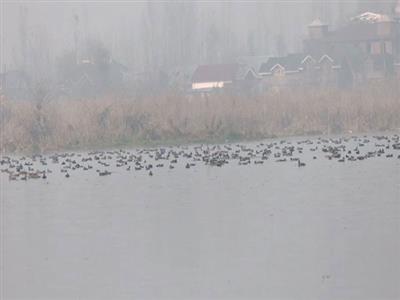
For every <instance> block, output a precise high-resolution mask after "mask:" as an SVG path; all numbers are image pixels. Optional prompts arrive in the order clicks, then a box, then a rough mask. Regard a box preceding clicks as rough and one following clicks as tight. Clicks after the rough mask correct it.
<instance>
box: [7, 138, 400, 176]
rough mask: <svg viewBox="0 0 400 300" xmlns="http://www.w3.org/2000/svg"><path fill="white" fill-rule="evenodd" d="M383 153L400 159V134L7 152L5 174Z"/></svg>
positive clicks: (344, 158) (107, 171)
mask: <svg viewBox="0 0 400 300" xmlns="http://www.w3.org/2000/svg"><path fill="white" fill-rule="evenodd" d="M378 157H381V158H386V159H400V138H399V135H397V134H394V135H381V136H362V137H356V136H353V137H338V138H316V139H304V140H276V141H275V140H274V141H265V142H261V143H258V144H224V145H197V146H179V147H171V148H165V147H160V148H152V149H137V150H130V151H128V150H116V151H94V152H89V153H87V154H83V153H61V154H60V153H58V154H52V155H48V156H45V155H34V156H31V157H26V156H24V157H19V158H15V157H10V156H4V157H2V158H1V160H0V166H1V173H3V174H6V175H8V178H9V180H12V181H14V180H22V181H26V180H30V179H47V178H48V176H50V175H51V174H52V173H53V172H56V171H58V172H61V174H62V175H63V176H64V177H65V178H69V177H70V176H73V173H74V172H76V171H78V170H81V171H88V172H90V171H92V172H96V173H97V174H98V176H109V175H112V174H113V173H116V172H117V170H124V171H126V172H147V174H148V175H149V176H153V174H155V173H156V172H157V169H160V168H168V169H170V170H173V169H175V168H186V169H190V168H193V167H196V165H198V164H205V165H208V166H213V167H222V166H224V165H227V164H231V163H236V164H239V165H240V166H246V165H250V164H254V165H263V164H264V162H265V161H273V162H279V163H283V162H291V163H292V164H294V165H295V166H297V167H305V166H306V162H305V159H307V160H309V161H313V160H316V159H329V160H336V161H337V162H339V163H345V162H354V161H361V160H366V159H371V158H378ZM307 163H309V162H307ZM55 166H58V167H55Z"/></svg>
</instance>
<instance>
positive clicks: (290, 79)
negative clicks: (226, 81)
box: [259, 53, 344, 89]
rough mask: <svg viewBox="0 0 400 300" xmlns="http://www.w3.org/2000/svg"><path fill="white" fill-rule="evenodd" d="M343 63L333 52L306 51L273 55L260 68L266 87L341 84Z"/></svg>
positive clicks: (334, 85)
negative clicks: (313, 52) (312, 52)
mask: <svg viewBox="0 0 400 300" xmlns="http://www.w3.org/2000/svg"><path fill="white" fill-rule="evenodd" d="M343 69H344V67H343V63H342V62H340V61H339V60H338V59H337V58H336V57H335V56H334V55H332V54H326V53H323V54H318V55H311V54H305V53H295V54H289V55H287V56H283V57H271V58H269V59H268V60H267V61H266V62H265V63H264V64H262V65H261V67H260V69H259V74H260V75H261V76H262V78H263V79H262V84H263V86H264V89H268V88H273V89H280V88H283V87H299V86H302V87H304V86H305V87H308V86H333V87H336V86H339V85H340V81H339V77H340V76H341V74H342V72H343Z"/></svg>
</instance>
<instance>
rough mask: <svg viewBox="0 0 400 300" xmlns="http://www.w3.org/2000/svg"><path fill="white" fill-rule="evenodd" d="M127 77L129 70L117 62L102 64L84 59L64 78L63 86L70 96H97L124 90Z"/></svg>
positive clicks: (111, 61)
mask: <svg viewBox="0 0 400 300" xmlns="http://www.w3.org/2000/svg"><path fill="white" fill-rule="evenodd" d="M127 77H128V68H127V67H125V66H124V65H122V64H121V63H119V62H117V61H115V60H110V61H107V62H106V63H101V64H100V63H94V62H93V61H92V60H89V59H84V60H81V61H79V63H77V64H76V65H74V66H73V67H72V68H71V71H70V72H69V73H68V76H64V77H63V78H62V86H63V90H64V91H65V92H66V93H67V94H69V95H70V96H79V97H85V96H97V95H100V94H102V93H104V92H110V91H118V90H120V89H122V88H123V87H124V86H125V85H126V81H127Z"/></svg>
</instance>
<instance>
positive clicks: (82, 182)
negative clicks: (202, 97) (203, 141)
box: [0, 137, 400, 299]
mask: <svg viewBox="0 0 400 300" xmlns="http://www.w3.org/2000/svg"><path fill="white" fill-rule="evenodd" d="M364 139H365V138H364V137H362V138H359V139H349V140H347V141H345V142H342V143H340V144H335V143H333V142H332V141H331V142H329V141H326V142H320V144H318V143H317V140H313V141H312V142H310V143H297V142H298V141H297V140H296V139H293V140H289V141H286V142H285V143H282V144H281V143H280V142H279V141H266V142H265V143H263V144H262V145H261V144H260V143H257V144H248V145H245V146H241V147H239V146H235V145H230V146H227V147H228V148H224V147H225V146H221V147H220V148H219V149H217V148H216V149H211V148H210V149H209V152H210V153H211V154H210V153H209V154H210V155H212V153H214V152H216V151H220V152H221V151H227V152H228V153H229V157H228V158H226V157H225V158H221V160H224V159H227V163H226V164H225V163H224V164H223V166H222V167H216V166H211V163H205V162H204V160H203V159H202V158H203V157H204V156H205V154H202V155H201V156H200V158H201V160H199V161H196V160H194V156H192V157H188V156H184V155H183V153H190V152H193V153H195V150H193V149H194V148H193V147H188V148H187V149H183V150H182V149H175V150H173V151H175V152H177V153H178V154H177V157H178V159H177V163H176V164H174V168H173V169H170V168H169V165H170V161H171V160H173V159H174V157H173V155H171V156H170V157H169V158H168V159H167V160H159V161H157V162H156V161H155V160H154V159H155V156H154V155H153V157H149V153H142V155H143V159H144V160H146V162H145V163H144V162H143V163H141V165H143V169H141V170H138V171H135V169H134V167H135V162H134V161H133V162H130V163H128V164H127V165H124V166H122V167H117V166H116V164H117V162H116V161H115V160H117V158H116V156H115V155H114V156H113V157H112V159H110V160H108V162H109V166H100V167H99V166H98V165H95V164H94V163H93V169H92V170H88V171H84V170H83V169H82V168H78V169H77V170H74V171H72V170H68V171H69V173H70V175H71V176H70V177H69V178H65V172H61V171H60V170H61V169H62V168H63V166H65V164H64V165H62V164H61V162H62V161H63V160H66V159H67V158H60V161H59V162H58V163H57V164H53V163H51V162H50V159H48V160H49V162H48V165H47V166H46V167H44V170H47V169H50V170H51V171H52V173H48V174H47V178H46V179H37V180H27V181H23V180H16V181H14V180H9V179H8V174H7V173H2V175H0V176H1V205H2V207H1V214H2V250H3V251H2V266H1V267H2V274H3V277H2V279H1V280H2V287H3V288H2V292H1V293H2V296H3V298H4V299H13V298H39V299H46V298H47V299H59V298H69V299H70V298H74V299H77V298H80V299H81V298H82V299H88V298H90V299H100V298H104V299H117V298H118V299H121V298H125V299H134V298H137V299H143V298H149V299H165V298H168V299H171V298H172V299H175V298H176V299H194V298H196V299H199V298H201V299H216V298H218V299H219V298H224V299H231V298H236V299H237V298H240V299H249V298H262V299H399V298H400V260H399V253H400V238H399V237H400V159H398V158H397V155H399V154H400V151H398V150H396V149H395V148H393V145H394V142H393V140H389V141H388V140H384V141H378V140H374V139H373V138H372V137H369V138H368V139H369V140H370V142H369V143H366V144H365V145H363V146H359V144H360V143H361V144H363V140H364ZM271 143H272V146H271V147H270V148H269V149H270V150H271V152H270V153H267V154H265V155H266V156H267V159H265V160H263V163H259V164H258V163H257V164H256V163H254V162H255V161H261V160H262V156H263V154H264V150H265V149H268V145H269V144H271ZM380 143H382V144H385V145H384V146H380ZM329 145H331V146H334V147H335V148H336V147H339V146H340V145H345V149H341V150H340V151H339V152H340V153H341V156H340V157H333V158H331V159H328V158H327V156H333V155H332V153H333V152H332V151H327V152H324V151H323V150H322V149H324V147H325V148H328V147H329ZM290 146H294V148H295V150H294V151H293V153H292V155H291V156H284V155H283V154H282V153H283V148H285V147H290ZM386 146H389V148H386ZM316 147H318V149H317V150H316V151H312V150H311V149H314V148H316ZM298 148H302V149H301V150H300V149H298ZM356 148H359V151H360V154H359V155H358V156H360V155H367V154H368V152H374V151H378V150H379V149H384V150H385V151H384V154H383V155H380V156H377V155H374V156H373V157H372V156H371V157H368V158H367V159H360V160H358V159H356V161H349V159H348V158H346V160H345V162H344V163H341V162H338V160H339V159H341V158H342V157H345V154H347V153H348V152H347V151H349V150H351V151H352V154H351V155H354V156H355V157H357V155H356V154H354V150H355V149H356ZM202 149H203V150H204V149H205V147H203V148H202ZM224 149H225V150H224ZM229 149H230V150H229ZM246 149H247V150H246ZM249 149H253V151H250V150H249ZM181 150H182V151H183V152H181V153H179V151H181ZM237 150H238V152H237V153H238V154H239V157H236V158H232V154H234V153H235V151H237ZM138 151H139V150H136V151H134V152H131V153H135V154H137V152H138ZM213 151H214V152H213ZM278 152H279V153H281V156H279V157H275V154H276V153H278ZM253 154H254V156H252V155H253ZM390 154H393V157H391V156H390ZM215 155H216V154H215ZM218 155H220V154H218ZM221 155H222V154H221ZM388 155H389V156H388ZM144 156H146V157H144ZM222 156H223V155H222ZM222 156H221V157H222ZM240 156H241V157H247V156H250V161H251V163H250V164H246V163H244V164H242V163H240V164H239V162H241V161H242V162H243V161H246V160H247V159H245V158H243V159H242V160H241V159H240ZM314 156H316V159H314ZM78 157H79V160H81V158H82V157H86V156H85V155H82V156H78ZM284 157H286V158H287V161H286V162H277V160H280V159H283V158H284ZM291 158H299V159H300V161H301V162H304V163H306V166H305V167H298V162H297V161H296V160H291ZM151 159H153V160H154V161H152V160H151ZM75 160H77V158H76V157H75ZM160 161H161V163H163V164H164V166H163V167H159V168H157V167H156V164H158V163H160ZM193 161H194V162H195V165H194V166H190V165H189V168H186V166H187V163H188V162H189V163H192V162H193ZM35 163H37V164H38V165H39V164H40V163H39V162H35ZM148 164H153V168H152V170H153V172H152V173H153V176H149V170H146V169H145V168H146V165H148ZM129 165H132V168H131V170H127V168H128V166H129ZM32 167H34V166H32ZM96 169H99V171H100V172H102V171H104V170H108V171H111V175H110V176H99V175H98V172H96Z"/></svg>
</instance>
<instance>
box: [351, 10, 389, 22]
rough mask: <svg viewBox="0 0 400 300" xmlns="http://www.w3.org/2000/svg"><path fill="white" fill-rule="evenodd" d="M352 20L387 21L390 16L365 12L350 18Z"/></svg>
mask: <svg viewBox="0 0 400 300" xmlns="http://www.w3.org/2000/svg"><path fill="white" fill-rule="evenodd" d="M351 20H352V21H353V22H363V23H379V22H389V21H391V20H390V17H389V16H388V15H382V14H376V13H373V12H369V11H368V12H365V13H362V14H360V15H358V16H355V17H354V18H352V19H351Z"/></svg>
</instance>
